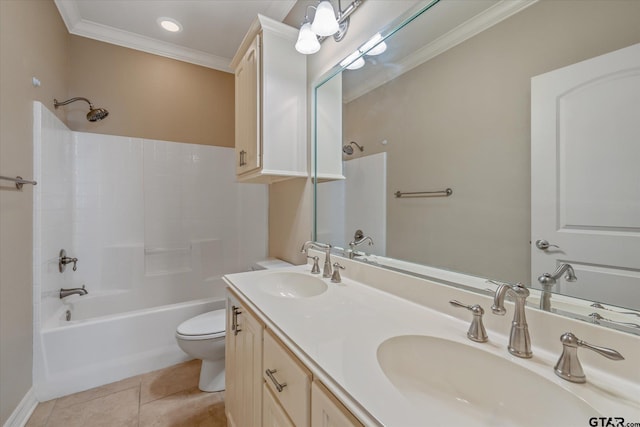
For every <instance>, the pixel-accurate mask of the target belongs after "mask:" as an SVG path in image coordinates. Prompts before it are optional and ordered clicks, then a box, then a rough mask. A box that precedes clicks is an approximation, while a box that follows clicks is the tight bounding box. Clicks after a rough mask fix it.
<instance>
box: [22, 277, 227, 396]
mask: <svg viewBox="0 0 640 427" xmlns="http://www.w3.org/2000/svg"><path fill="white" fill-rule="evenodd" d="M217 280H219V281H220V282H222V280H221V279H217ZM214 286H215V287H218V288H220V289H224V284H223V283H219V284H218V283H216V284H215V285H214ZM129 296H130V295H127V293H126V292H123V293H116V294H113V293H112V294H106V295H100V294H97V295H92V294H91V293H90V294H89V295H87V296H75V295H74V296H71V297H68V298H65V300H68V301H65V304H64V305H63V306H62V307H61V308H59V309H58V310H57V311H56V312H55V313H54V314H53V315H52V316H50V317H49V318H48V319H46V320H45V321H44V322H43V324H42V327H41V329H40V331H39V332H40V335H39V339H37V340H36V348H34V358H35V360H34V362H35V363H34V390H35V393H36V397H37V398H38V400H39V401H41V402H42V401H45V400H49V399H53V398H57V397H60V396H64V395H68V394H71V393H76V392H79V391H83V390H87V389H90V388H93V387H97V386H100V385H103V384H108V383H111V382H114V381H118V380H121V379H124V378H127V377H131V376H135V375H139V374H143V373H146V372H150V371H153V370H156V369H161V368H164V367H167V366H171V365H173V364H176V363H180V362H183V361H186V360H189V357H188V356H187V355H186V354H185V353H183V352H182V350H180V348H179V347H178V345H177V343H176V340H175V337H174V334H175V330H176V327H177V326H178V325H179V324H180V323H181V322H183V321H184V320H187V319H189V318H191V317H194V316H196V315H198V314H201V313H205V312H207V311H211V310H217V309H222V308H224V307H225V301H224V298H223V297H221V296H214V297H208V298H200V299H195V300H191V301H186V302H180V303H175V304H168V305H160V306H156V307H150V308H142V309H137V310H133V311H126V312H122V310H123V308H126V301H127V300H128V299H130V298H128V297H129ZM150 299H151V300H153V298H150ZM123 304H124V307H123ZM67 311H69V312H70V315H71V320H70V321H67V320H66V318H67Z"/></svg>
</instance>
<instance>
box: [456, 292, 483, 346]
mask: <svg viewBox="0 0 640 427" xmlns="http://www.w3.org/2000/svg"><path fill="white" fill-rule="evenodd" d="M449 304H451V305H452V306H454V307H460V308H466V309H467V310H469V311H470V312H471V313H473V320H472V321H471V326H469V330H468V331H467V337H468V338H469V339H470V340H471V341H475V342H487V341H488V340H489V336H488V335H487V331H486V329H485V328H484V324H483V323H482V315H484V310H483V309H482V307H481V306H480V304H474V305H466V304H463V303H461V302H460V301H457V300H451V301H449Z"/></svg>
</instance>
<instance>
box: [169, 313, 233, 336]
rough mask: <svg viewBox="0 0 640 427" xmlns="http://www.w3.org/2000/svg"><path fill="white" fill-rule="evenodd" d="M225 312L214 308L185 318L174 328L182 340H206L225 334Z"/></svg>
mask: <svg viewBox="0 0 640 427" xmlns="http://www.w3.org/2000/svg"><path fill="white" fill-rule="evenodd" d="M225 324H226V312H225V310H224V309H221V310H214V311H210V312H208V313H204V314H200V315H198V316H196V317H193V318H191V319H189V320H185V321H184V322H182V323H181V324H180V325H178V328H177V330H176V335H178V336H179V337H180V338H181V339H184V340H207V339H214V338H222V337H224V336H225Z"/></svg>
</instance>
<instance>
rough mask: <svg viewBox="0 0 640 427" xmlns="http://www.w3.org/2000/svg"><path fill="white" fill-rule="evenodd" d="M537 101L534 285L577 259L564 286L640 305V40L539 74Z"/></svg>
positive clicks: (533, 139)
mask: <svg viewBox="0 0 640 427" xmlns="http://www.w3.org/2000/svg"><path fill="white" fill-rule="evenodd" d="M531 98H532V100H531V157H532V160H531V216H532V217H531V245H532V247H531V255H532V259H531V271H532V277H531V280H532V284H533V286H538V285H539V284H538V281H537V278H538V276H539V275H541V274H543V273H552V272H553V271H554V270H555V269H556V267H557V266H559V265H560V264H561V263H569V264H571V265H572V266H573V267H574V270H575V271H576V275H577V278H578V280H577V281H575V282H571V283H570V282H566V281H565V280H564V278H562V279H560V280H558V283H557V284H556V288H555V289H553V290H554V291H561V292H562V293H563V294H569V295H572V296H577V297H581V298H585V299H588V300H591V301H600V302H608V303H612V304H615V305H620V306H625V307H630V308H636V309H640V44H637V45H633V46H630V47H628V48H625V49H621V50H618V51H615V52H612V53H609V54H606V55H603V56H599V57H596V58H593V59H590V60H587V61H584V62H580V63H577V64H574V65H571V66H568V67H565V68H561V69H559V70H555V71H552V72H549V73H546V74H543V75H540V76H537V77H534V78H533V79H532V81H531ZM537 240H546V241H548V242H549V243H550V244H553V245H557V246H558V247H559V248H555V247H550V248H549V249H547V250H541V249H539V248H538V247H537V246H536V241H537ZM603 294H606V295H607V297H606V298H603V297H602V295H603ZM603 300H604V301H603Z"/></svg>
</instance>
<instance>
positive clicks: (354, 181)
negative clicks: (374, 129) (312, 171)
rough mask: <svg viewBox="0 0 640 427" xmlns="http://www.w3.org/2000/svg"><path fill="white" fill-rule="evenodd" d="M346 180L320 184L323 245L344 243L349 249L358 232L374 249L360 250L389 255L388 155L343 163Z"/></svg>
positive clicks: (379, 154) (371, 156)
mask: <svg viewBox="0 0 640 427" xmlns="http://www.w3.org/2000/svg"><path fill="white" fill-rule="evenodd" d="M342 164H343V173H344V176H345V179H344V180H336V181H328V182H319V183H318V201H317V203H316V210H317V215H318V220H317V223H318V224H319V225H320V227H322V225H325V226H330V229H325V230H323V229H319V230H318V239H317V240H318V241H319V242H342V247H343V248H345V249H348V248H349V246H348V243H349V242H351V241H353V239H354V238H353V235H354V233H355V231H356V230H362V231H363V232H364V234H365V236H370V237H371V238H372V239H373V242H374V244H373V246H364V247H359V248H358V249H357V250H359V251H363V252H366V253H370V254H376V255H385V254H386V249H385V248H386V247H387V215H386V211H387V194H388V192H389V189H388V188H387V153H377V154H372V155H369V156H363V157H358V158H355V159H352V160H348V161H345V162H343V163H342Z"/></svg>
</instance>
